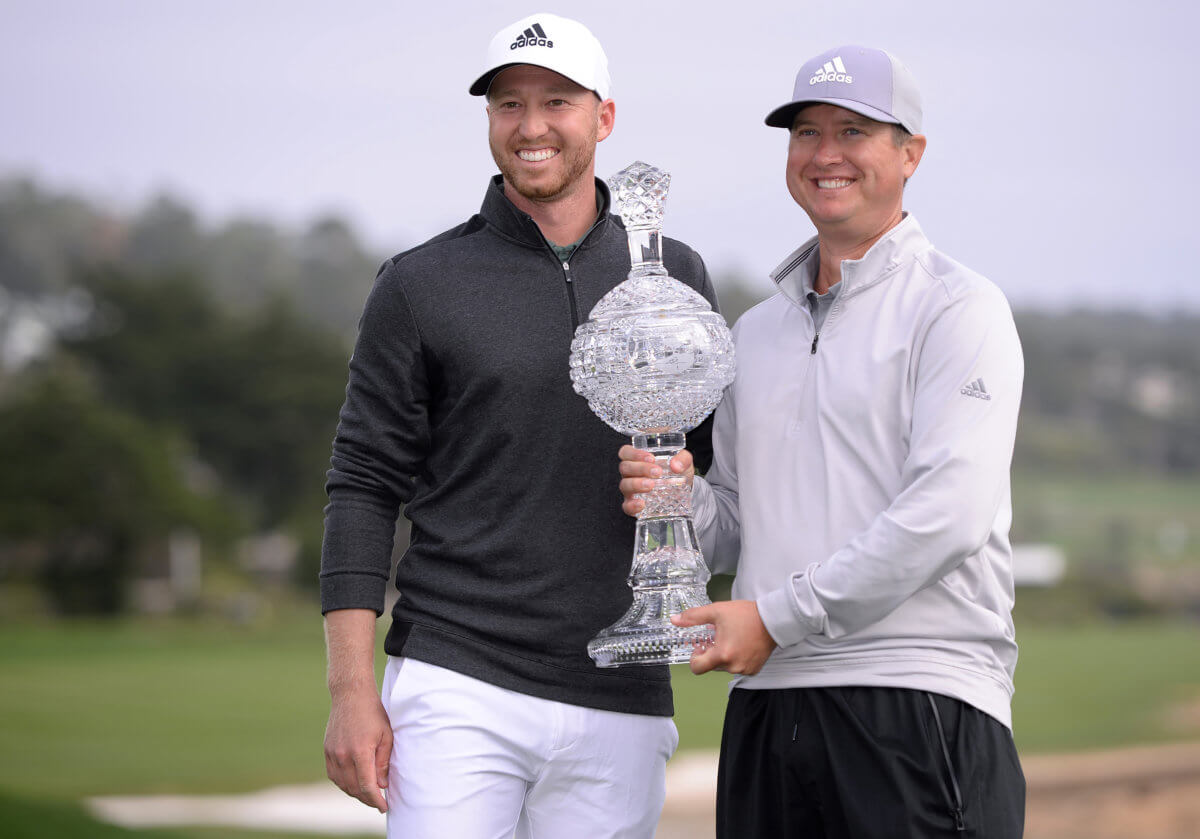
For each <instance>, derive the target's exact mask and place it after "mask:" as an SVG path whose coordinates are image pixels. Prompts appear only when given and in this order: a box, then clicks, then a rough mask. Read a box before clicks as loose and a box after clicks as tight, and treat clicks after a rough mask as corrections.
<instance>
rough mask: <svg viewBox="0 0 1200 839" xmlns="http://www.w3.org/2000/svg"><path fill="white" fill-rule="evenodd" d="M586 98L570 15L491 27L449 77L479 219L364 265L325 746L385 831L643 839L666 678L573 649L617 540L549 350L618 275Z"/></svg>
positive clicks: (336, 517) (607, 449)
mask: <svg viewBox="0 0 1200 839" xmlns="http://www.w3.org/2000/svg"><path fill="white" fill-rule="evenodd" d="M609 88H610V83H609V75H608V62H607V59H606V58H605V55H604V51H603V49H602V48H601V46H600V44H599V42H598V41H597V40H596V39H595V37H593V35H592V33H591V32H589V31H588V30H587V29H586V28H585V27H583V26H582V25H581V24H579V23H577V22H575V21H572V20H567V19H565V18H560V17H557V16H555V15H550V14H537V15H532V16H530V17H527V18H524V19H522V20H520V21H517V22H516V23H513V24H511V25H509V26H506V27H504V28H503V29H501V30H500V32H499V33H497V35H496V37H495V38H494V39H493V40H492V42H491V45H490V47H489V48H488V52H487V58H486V62H485V64H484V72H483V73H482V74H481V75H480V76H479V77H478V78H477V79H476V80H475V81H474V83H473V84H472V85H471V86H470V92H471V93H472V94H473V95H476V96H486V97H487V115H488V142H489V145H490V147H491V152H492V156H493V158H494V159H495V162H496V165H497V167H498V168H499V170H500V174H499V175H497V176H496V177H494V178H493V179H492V181H491V183H490V184H489V185H488V189H487V193H486V195H485V197H484V200H483V206H482V208H481V209H480V211H479V212H478V213H477V214H476V215H474V216H472V217H471V218H470V219H469V220H467V221H466V222H465V223H463V224H462V225H460V226H458V227H456V228H454V229H452V230H449V231H446V232H445V233H442V234H441V235H439V236H436V237H434V238H433V239H431V240H430V241H428V242H426V243H424V244H422V245H419V246H418V247H415V248H413V249H412V250H409V251H406V252H404V253H402V254H400V255H398V256H396V257H393V258H392V259H389V260H388V261H387V262H386V263H385V264H384V265H383V267H382V269H381V271H380V273H379V276H378V278H377V280H376V283H375V287H374V289H373V290H372V292H371V295H370V297H369V299H368V301H367V304H366V308H365V310H364V312H363V316H362V320H361V322H360V326H359V336H358V341H357V343H356V345H355V350H354V355H353V358H352V359H351V361H350V373H349V383H348V385H347V388H346V401H345V403H344V405H343V406H342V410H341V416H340V421H339V423H338V430H337V436H336V439H335V440H334V444H333V459H332V469H331V470H330V472H329V475H328V482H327V490H328V493H329V506H328V507H327V509H326V519H325V540H324V545H323V550H322V563H321V601H322V611H323V613H324V614H325V621H326V639H327V646H328V653H329V674H328V678H329V688H330V694H331V698H332V703H331V711H330V716H329V726H328V729H327V731H326V737H325V756H326V768H327V771H328V773H329V776H330V778H332V779H333V780H334V781H335V782H336V783H337V785H338V786H339V787H341V788H342V789H343V790H345V791H346V792H347V793H348V794H350V795H352V796H354V797H356V798H359V799H360V800H362V801H363V802H365V803H367V804H370V805H371V806H374V807H376V808H378V809H379V810H381V811H382V810H386V811H387V814H388V835H389V836H391V837H394V838H395V839H398V837H404V839H422V837H427V838H428V839H444V838H445V837H455V839H458V837H462V838H463V839H475V838H476V837H479V838H482V837H489V839H490V837H511V836H514V835H516V836H520V837H531V836H548V837H567V836H581V837H588V838H589V839H595V838H596V837H628V839H650V837H652V836H653V834H654V830H655V826H656V824H657V821H658V816H659V813H660V811H661V809H662V804H663V797H664V793H665V784H664V776H665V764H666V761H667V759H668V758H669V757H670V755H671V754H672V752H673V751H674V750H675V746H676V744H677V741H678V735H677V733H676V731H675V726H674V724H673V723H672V721H671V718H670V717H671V714H672V712H673V708H672V703H671V688H670V677H669V673H668V670H667V668H666V667H665V666H659V667H644V668H623V669H619V670H616V669H613V670H600V669H597V668H596V666H595V665H594V664H593V663H592V661H591V660H590V659H589V658H588V656H587V652H586V649H587V642H588V640H589V639H590V638H591V637H592V636H594V635H595V634H596V633H597V632H598V631H599V630H600V629H602V628H604V627H605V626H607V625H609V624H611V623H612V622H613V621H615V620H616V619H617V618H619V617H620V616H621V614H623V613H624V611H625V609H626V608H627V607H628V605H629V599H630V592H629V588H628V585H627V583H626V576H627V574H628V571H629V546H630V545H631V544H632V542H633V536H634V526H633V523H632V521H630V520H629V519H628V518H626V517H625V516H623V515H622V514H621V511H620V510H619V509H617V508H616V506H615V505H614V504H613V503H612V493H613V492H614V490H615V489H616V486H615V484H616V480H615V476H612V474H611V471H610V470H611V468H612V453H613V452H614V451H615V450H616V449H617V447H618V446H619V445H620V441H621V439H622V438H621V435H619V434H617V432H615V431H612V430H611V429H609V428H608V426H607V425H605V424H604V423H603V422H600V421H599V420H597V419H596V418H595V417H594V416H593V415H592V414H591V412H590V411H589V410H588V407H587V402H586V401H585V400H583V399H581V398H580V397H579V396H578V395H576V394H575V392H574V390H573V389H572V387H571V381H570V377H569V371H568V363H567V362H568V358H569V355H570V344H571V339H572V337H573V335H574V332H575V329H576V327H577V326H578V325H579V324H580V323H581V322H582V321H583V320H585V319H586V318H587V315H588V312H589V311H591V309H592V307H593V306H594V305H595V304H596V303H597V302H598V301H599V300H600V298H601V297H602V296H604V294H606V293H607V292H608V291H609V290H610V289H612V288H613V287H614V286H615V285H616V284H618V283H619V282H621V281H622V280H623V279H624V278H625V275H626V274H627V273H628V271H629V248H628V241H627V237H626V234H625V232H624V230H623V229H622V228H621V226H620V222H619V219H617V218H616V217H615V216H613V215H611V214H610V213H609V209H610V197H609V193H608V190H607V189H606V187H605V186H604V184H603V183H602V182H600V181H598V180H597V179H596V177H595V171H594V170H595V151H596V144H597V143H598V142H600V141H602V140H604V139H605V138H606V137H607V136H608V135H609V133H610V132H611V131H612V128H613V123H614V117H615V106H614V104H613V100H612V99H611V98H610V90H609ZM415 209H416V210H418V211H419V210H420V205H419V204H417V205H415ZM663 257H664V262H665V263H666V266H667V268H668V270H669V271H670V272H671V275H672V276H674V277H677V278H678V279H680V280H681V281H683V282H685V283H687V284H688V285H689V286H691V287H692V288H694V289H696V290H697V291H699V292H700V293H702V294H704V295H705V296H706V297H707V298H708V299H709V300H710V302H712V303H714V304H715V302H716V301H715V297H714V294H713V288H712V284H711V282H710V281H709V277H708V273H707V271H706V270H705V268H704V264H703V262H702V261H701V260H700V257H699V256H697V255H696V253H695V252H693V251H692V250H691V249H690V248H688V247H686V246H685V245H682V244H680V243H679V242H676V241H674V240H671V239H665V240H664V245H663ZM689 439H692V440H697V439H699V440H701V441H707V439H708V437H707V435H706V432H705V431H704V430H703V429H701V430H699V434H698V435H697V433H696V432H693V433H692V434H691V435H690V436H689ZM547 461H549V462H551V463H553V464H556V466H555V468H552V469H551V470H549V471H546V470H545V469H544V468H543V466H542V464H544V463H545V462H547ZM606 475H607V476H608V480H606V479H605V477H606ZM401 504H403V505H405V506H404V513H405V515H406V516H407V517H408V518H409V519H410V521H411V523H412V535H411V538H410V544H409V545H408V548H407V550H406V551H405V553H404V557H403V559H402V560H401V561H400V562H399V564H398V566H397V569H396V587H397V589H398V590H399V592H400V597H399V600H398V601H397V602H396V605H395V607H394V608H393V610H392V623H391V628H390V630H389V631H388V633H387V638H386V640H385V642H384V648H385V650H386V652H387V654H388V660H387V667H386V670H385V675H384V680H383V689H382V700H381V697H380V693H379V691H378V690H377V688H376V685H375V674H374V649H375V621H376V617H377V616H378V615H379V614H381V613H382V611H383V608H384V594H385V587H386V584H387V580H388V576H389V573H390V568H391V561H390V560H391V554H392V534H393V530H394V527H395V522H396V518H397V511H398V508H399V507H400V505H401Z"/></svg>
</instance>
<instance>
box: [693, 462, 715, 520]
mask: <svg viewBox="0 0 1200 839" xmlns="http://www.w3.org/2000/svg"><path fill="white" fill-rule="evenodd" d="M716 515H717V502H716V501H714V500H713V491H712V487H710V486H709V485H708V481H706V480H704V479H703V478H701V477H700V476H699V475H697V476H695V477H694V478H693V479H692V525H693V526H694V527H695V528H696V532H697V533H703V532H704V531H706V530H708V528H709V527H711V526H712V523H713V519H715V518H716Z"/></svg>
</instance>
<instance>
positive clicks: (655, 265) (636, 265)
mask: <svg viewBox="0 0 1200 839" xmlns="http://www.w3.org/2000/svg"><path fill="white" fill-rule="evenodd" d="M625 232H626V234H627V235H628V237H629V276H630V277H637V276H645V275H647V274H658V275H661V276H664V277H665V276H667V269H666V268H664V267H663V261H662V229H661V228H658V227H640V228H634V229H632V230H627V231H625Z"/></svg>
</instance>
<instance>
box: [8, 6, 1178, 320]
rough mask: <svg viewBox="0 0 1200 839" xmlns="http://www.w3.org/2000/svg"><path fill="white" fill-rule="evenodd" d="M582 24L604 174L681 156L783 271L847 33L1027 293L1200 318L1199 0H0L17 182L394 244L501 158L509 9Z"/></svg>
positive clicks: (691, 201)
mask: <svg viewBox="0 0 1200 839" xmlns="http://www.w3.org/2000/svg"><path fill="white" fill-rule="evenodd" d="M535 11H552V12H556V13H559V14H564V15H566V16H569V17H575V18H576V19H578V20H580V21H582V22H583V23H585V24H586V25H587V26H588V27H589V28H591V29H592V31H593V32H595V33H596V35H597V36H598V37H599V38H600V40H601V42H602V43H603V44H604V45H605V48H606V51H607V53H608V56H609V61H610V66H611V70H612V76H613V84H614V91H613V96H614V98H615V100H616V103H617V120H616V129H615V131H614V133H613V135H612V136H611V137H610V138H609V139H608V140H606V141H605V142H603V143H602V144H601V145H600V148H599V151H598V154H597V171H598V173H599V174H601V175H602V176H604V175H607V174H609V173H611V172H614V171H616V170H618V169H620V168H622V167H624V166H625V165H626V164H628V163H630V162H632V161H633V160H635V159H642V160H645V161H647V162H649V163H653V164H655V165H657V166H660V167H662V168H664V169H667V170H669V171H671V173H672V175H673V181H672V188H671V195H670V199H669V201H668V203H667V214H666V219H665V232H666V234H667V235H670V236H674V237H676V238H680V239H684V240H685V241H687V242H689V243H690V244H692V245H693V246H694V247H696V249H697V250H699V251H700V252H701V254H703V255H704V257H705V259H706V260H707V262H708V263H709V267H710V269H712V270H713V271H714V272H718V273H719V272H723V271H731V270H736V271H739V272H741V273H744V274H746V275H748V276H752V277H755V278H758V279H757V282H758V283H762V284H763V285H762V288H764V289H765V288H766V283H767V282H768V281H767V280H765V275H766V273H767V272H768V271H769V270H770V269H771V268H772V267H774V266H775V264H776V263H778V262H779V261H780V260H781V259H782V258H783V257H784V256H786V255H787V253H788V252H789V251H791V250H792V249H793V248H794V247H796V246H797V245H798V244H799V243H800V242H802V241H803V240H804V239H806V238H807V237H809V236H810V235H812V228H811V226H810V225H809V223H808V220H807V218H806V217H805V216H804V215H803V213H802V212H801V211H800V210H799V208H797V207H796V206H795V204H794V203H793V202H792V200H791V198H790V197H789V196H788V194H787V191H786V189H785V188H784V184H783V164H784V155H785V146H786V135H785V132H783V131H782V130H779V129H770V128H767V127H765V126H764V125H763V122H762V119H763V117H764V116H765V115H766V113H767V112H768V111H770V110H771V109H772V108H774V107H775V106H776V105H779V104H782V103H783V102H785V101H787V100H788V99H789V98H790V95H791V90H792V83H793V80H794V77H795V73H796V71H797V69H798V68H799V66H800V64H801V63H803V62H804V61H805V60H806V59H807V58H809V57H811V56H813V55H815V54H816V53H818V52H821V51H823V50H825V49H827V48H830V47H834V46H839V45H843V44H855V43H857V44H867V45H872V46H880V47H883V48H886V49H888V50H891V51H892V52H894V53H895V54H896V55H897V56H899V57H900V58H901V59H902V60H904V61H905V63H906V64H908V66H909V68H910V69H911V70H912V72H913V74H914V76H915V77H916V79H917V81H918V84H919V85H920V87H921V90H922V94H923V97H924V105H925V133H926V135H927V136H928V138H929V147H928V150H927V152H926V154H925V158H924V160H923V162H922V163H921V167H920V170H919V171H918V172H917V174H916V176H915V177H914V178H913V180H912V182H911V183H910V184H909V187H908V191H907V195H906V198H905V206H906V209H908V210H910V211H912V212H913V213H915V214H916V215H917V217H918V218H919V219H920V221H921V225H922V227H924V229H925V232H926V234H927V235H928V236H929V237H930V238H931V239H932V240H933V242H934V243H935V244H936V245H937V246H938V247H940V248H941V249H942V250H943V251H945V252H946V253H948V254H950V255H951V256H953V257H955V258H956V259H958V260H959V261H961V262H963V263H965V264H967V265H968V266H970V267H972V268H974V269H975V270H977V271H979V272H981V273H983V274H985V275H987V276H988V277H990V278H991V279H992V280H994V281H995V282H996V283H997V284H999V285H1000V287H1001V288H1003V289H1004V290H1005V291H1006V292H1007V293H1008V295H1009V298H1010V299H1011V300H1012V301H1013V303H1014V304H1016V305H1042V306H1053V307H1061V306H1070V305H1089V304H1090V305H1100V306H1104V307H1127V306H1133V307H1137V308H1140V309H1146V310H1151V311H1168V310H1170V309H1173V308H1178V307H1187V308H1189V309H1192V310H1200V282H1198V279H1200V270H1197V268H1196V267H1195V266H1196V264H1197V251H1198V249H1197V247H1196V246H1195V245H1194V244H1193V245H1192V246H1191V247H1188V246H1187V243H1188V242H1194V241H1195V240H1196V239H1197V233H1196V227H1197V216H1198V215H1200V214H1198V213H1197V211H1196V202H1197V192H1198V189H1200V164H1198V163H1197V154H1198V152H1197V143H1198V141H1200V117H1198V116H1197V113H1198V111H1200V105H1198V102H1200V58H1198V56H1197V52H1198V49H1197V46H1196V33H1197V31H1200V12H1197V10H1196V6H1195V4H1192V3H1185V2H1181V0H1171V1H1170V2H1168V1H1167V0H1143V2H1137V3H1132V2H1129V3H1127V2H1105V0H1098V2H1096V1H1094V0H1093V1H1091V2H1084V0H1068V1H1067V2H1053V0H1013V2H990V3H982V2H970V0H936V2H923V0H908V2H905V3H885V2H866V1H865V0H840V1H839V2H829V1H828V0H820V2H814V0H809V1H808V2H796V1H795V0H793V1H792V2H752V0H746V2H737V3H729V2H720V3H716V2H714V3H708V2H702V0H701V1H697V0H693V2H674V1H673V0H640V1H639V2H627V1H626V0H614V2H607V3H605V2H587V3H584V2H574V1H570V2H559V3H511V2H476V0H468V1H467V2H455V0H448V1H447V2H434V3H418V2H401V0H329V1H328V2H317V0H286V2H265V0H263V1H260V2H256V0H0V175H7V174H32V175H34V176H36V177H37V178H39V179H40V180H41V181H42V182H43V183H44V184H46V185H48V186H51V187H53V188H62V189H72V190H80V191H82V192H84V193H86V194H88V195H90V196H92V197H93V198H95V199H97V200H100V201H104V202H111V203H114V204H116V205H117V206H120V207H123V208H136V207H138V206H140V205H141V204H142V203H143V202H144V201H146V200H147V199H148V198H149V197H150V196H152V195H154V194H156V193H158V192H162V191H168V192H171V193H173V194H175V195H177V196H178V197H179V198H181V199H182V200H184V201H185V202H188V203H189V204H191V205H193V206H194V207H196V208H197V209H198V210H199V211H200V212H201V213H202V216H203V218H204V219H205V220H206V221H207V222H209V223H211V224H218V223H220V222H222V221H224V220H226V219H228V218H230V217H232V216H233V215H235V214H246V213H249V214H255V215H263V216H268V217H270V218H272V219H274V220H276V221H277V222H279V223H282V224H286V225H297V226H298V225H302V224H304V223H306V222H308V221H311V220H312V219H313V218H314V217H316V216H318V215H320V214H323V213H327V212H334V213H338V214H341V215H343V216H344V217H346V218H347V219H348V220H349V221H350V222H351V223H352V224H353V225H354V226H355V227H356V228H357V229H358V231H359V232H360V233H361V234H362V235H363V237H364V238H365V240H366V241H367V243H368V244H369V245H370V246H371V247H372V248H374V249H376V250H378V251H379V252H380V253H384V252H387V253H392V252H395V251H398V250H401V249H403V248H405V247H408V246H410V245H412V244H415V243H417V242H419V241H422V240H424V239H426V238H428V237H430V236H432V235H434V234H436V233H438V232H440V231H441V230H444V229H445V228H447V227H450V226H452V225H454V224H456V223H458V222H459V221H461V220H463V219H465V218H466V217H467V216H469V215H470V214H471V213H473V212H474V211H475V210H476V209H477V208H478V206H479V202H480V199H481V198H482V194H483V190H484V187H485V186H486V181H487V178H488V177H489V176H490V175H491V174H492V173H493V172H494V171H495V169H494V165H493V163H492V160H491V157H490V155H489V154H488V151H487V144H486V119H485V116H484V112H483V102H482V100H480V99H478V98H475V97H471V96H468V95H467V92H466V89H467V87H468V85H469V84H470V82H471V81H472V80H474V78H475V77H476V76H477V75H478V74H479V73H480V72H481V71H482V70H483V69H484V67H483V66H482V64H483V55H484V51H485V49H486V46H487V43H488V41H489V40H490V39H491V37H492V35H493V34H494V33H495V32H496V30H497V29H499V28H500V27H502V26H504V25H506V24H508V23H511V22H513V21H515V20H517V19H518V18H520V17H523V16H524V15H526V14H529V13H532V12H535Z"/></svg>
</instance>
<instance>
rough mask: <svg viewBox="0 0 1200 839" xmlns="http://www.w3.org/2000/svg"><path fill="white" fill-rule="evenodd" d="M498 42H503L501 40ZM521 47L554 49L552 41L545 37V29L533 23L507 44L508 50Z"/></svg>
mask: <svg viewBox="0 0 1200 839" xmlns="http://www.w3.org/2000/svg"><path fill="white" fill-rule="evenodd" d="M500 43H504V42H503V41H501V42H500ZM521 47H549V48H550V49H554V42H553V41H551V40H550V39H549V38H547V37H546V30H545V29H542V25H541V24H540V23H535V24H533V26H530V27H529V28H528V29H526V30H525V31H524V32H522V33H521V34H520V35H518V36H517V39H516V40H515V41H513V42H512V43H511V44H509V45H508V48H509V49H510V50H515V49H520V48H521Z"/></svg>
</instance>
